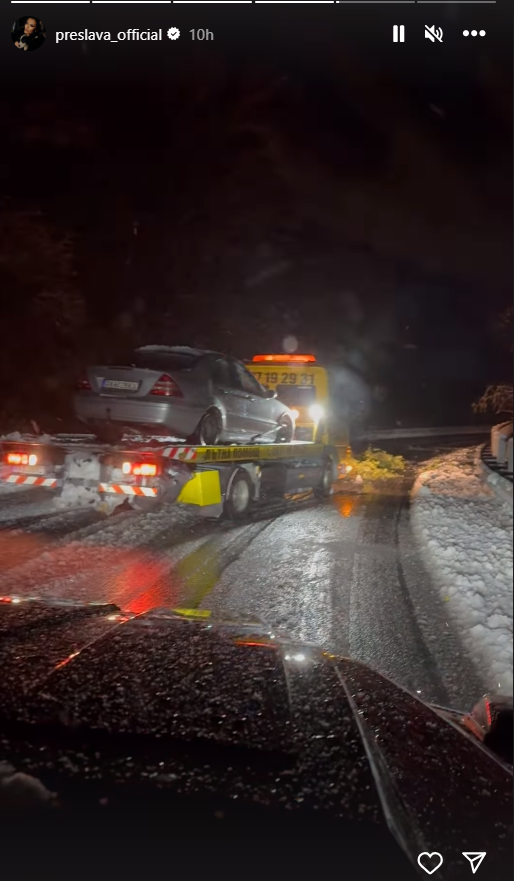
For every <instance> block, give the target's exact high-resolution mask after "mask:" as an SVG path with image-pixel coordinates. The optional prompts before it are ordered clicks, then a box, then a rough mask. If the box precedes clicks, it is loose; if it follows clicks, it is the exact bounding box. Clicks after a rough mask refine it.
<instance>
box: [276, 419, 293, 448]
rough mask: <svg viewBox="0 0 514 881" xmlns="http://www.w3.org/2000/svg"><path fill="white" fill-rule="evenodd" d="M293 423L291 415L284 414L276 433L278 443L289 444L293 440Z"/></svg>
mask: <svg viewBox="0 0 514 881" xmlns="http://www.w3.org/2000/svg"><path fill="white" fill-rule="evenodd" d="M293 430H294V429H293V423H292V422H291V420H290V418H289V416H282V419H281V420H280V422H279V423H278V429H277V433H276V435H275V443H276V444H289V443H291V441H292V440H293Z"/></svg>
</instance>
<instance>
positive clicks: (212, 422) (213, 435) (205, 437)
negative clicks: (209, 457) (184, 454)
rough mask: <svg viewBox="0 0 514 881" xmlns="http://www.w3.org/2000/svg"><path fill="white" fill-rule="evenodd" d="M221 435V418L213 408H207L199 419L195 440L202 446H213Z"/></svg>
mask: <svg viewBox="0 0 514 881" xmlns="http://www.w3.org/2000/svg"><path fill="white" fill-rule="evenodd" d="M220 435H221V420H220V417H219V415H218V413H216V412H215V411H214V410H209V412H208V413H205V415H204V416H202V418H201V419H200V422H199V424H198V428H197V429H196V432H195V441H196V443H198V444H201V445H202V446H204V447H214V446H216V444H218V443H219V440H220Z"/></svg>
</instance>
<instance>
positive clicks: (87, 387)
mask: <svg viewBox="0 0 514 881" xmlns="http://www.w3.org/2000/svg"><path fill="white" fill-rule="evenodd" d="M78 389H79V390H80V391H91V383H90V382H89V379H88V378H87V376H81V377H80V379H79V381H78Z"/></svg>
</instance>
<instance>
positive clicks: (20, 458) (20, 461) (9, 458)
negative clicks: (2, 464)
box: [5, 453, 37, 465]
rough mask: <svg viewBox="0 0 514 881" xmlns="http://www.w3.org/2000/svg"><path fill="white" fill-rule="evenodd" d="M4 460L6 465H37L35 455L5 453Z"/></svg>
mask: <svg viewBox="0 0 514 881" xmlns="http://www.w3.org/2000/svg"><path fill="white" fill-rule="evenodd" d="M5 459H6V462H7V464H8V465H37V456H36V454H35V453H7V455H6V457H5Z"/></svg>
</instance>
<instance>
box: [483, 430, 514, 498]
mask: <svg viewBox="0 0 514 881" xmlns="http://www.w3.org/2000/svg"><path fill="white" fill-rule="evenodd" d="M482 460H483V461H484V462H485V464H486V465H487V466H488V468H490V469H491V471H494V472H496V473H497V474H499V475H500V476H501V477H505V478H506V479H507V480H510V482H511V483H512V472H513V470H514V468H513V466H514V451H513V424H512V422H502V423H501V424H500V425H494V426H493V428H492V429H491V442H490V445H488V446H486V447H484V449H483V451H482Z"/></svg>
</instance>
